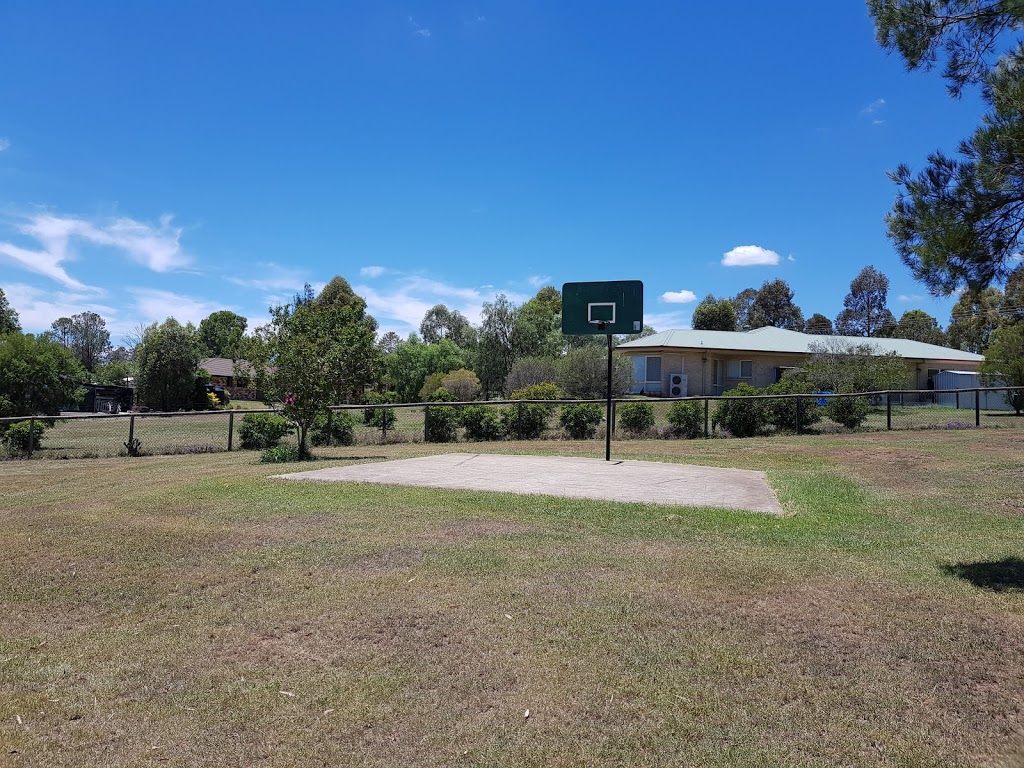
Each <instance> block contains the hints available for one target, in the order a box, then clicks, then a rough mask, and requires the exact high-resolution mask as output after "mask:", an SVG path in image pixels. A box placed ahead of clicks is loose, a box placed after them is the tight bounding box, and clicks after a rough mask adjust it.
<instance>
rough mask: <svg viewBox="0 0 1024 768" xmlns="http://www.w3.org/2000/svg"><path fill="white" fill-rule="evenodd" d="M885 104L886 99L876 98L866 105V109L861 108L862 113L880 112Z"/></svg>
mask: <svg viewBox="0 0 1024 768" xmlns="http://www.w3.org/2000/svg"><path fill="white" fill-rule="evenodd" d="M884 106H885V99H875V100H874V101H872V102H871V103H870V104H868V105H867V106H866V107H864V109H862V110H861V113H862V114H865V115H870V114H872V113H874V112H878V111H879V110H880V109H882V107H884Z"/></svg>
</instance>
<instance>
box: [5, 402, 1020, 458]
mask: <svg viewBox="0 0 1024 768" xmlns="http://www.w3.org/2000/svg"><path fill="white" fill-rule="evenodd" d="M1014 397H1016V398H1020V399H1024V387H1015V388H1010V389H1007V388H1001V389H994V388H985V389H970V390H922V391H917V390H915V391H893V392H870V393H861V394H844V395H835V394H831V393H814V394H797V395H757V396H750V397H727V396H719V397H690V398H651V399H641V398H636V399H617V400H615V401H613V409H612V420H611V423H612V435H613V437H614V438H615V439H649V438H688V437H689V438H728V437H747V436H752V435H770V434H820V433H842V432H851V431H878V430H887V429H890V430H907V429H936V430H949V429H976V428H986V427H987V428H1011V429H1021V430H1024V417H1017V416H1016V414H1015V411H1014V410H1013V409H1012V407H1011V406H1010V405H1009V404H1008V403H1009V402H1011V401H1012V399H1013V398H1014ZM274 413H275V412H274V411H273V410H272V409H263V410H245V411H243V410H226V411H201V412H181V413H128V414H112V415H104V414H90V415H77V414H76V415H65V416H59V417H52V418H51V417H46V418H42V417H36V418H31V419H25V418H4V419H0V457H3V458H11V457H30V458H59V459H70V458H98V457H109V456H141V455H167V454H181V453H210V452H216V451H231V450H240V449H244V448H246V447H247V445H246V441H245V440H243V432H244V425H245V419H246V415H248V414H267V415H273V414H274ZM605 420H606V419H605V403H604V401H601V400H505V401H486V402H471V403H409V404H388V405H373V406H355V405H339V406H334V407H332V408H331V409H330V411H329V413H328V414H327V415H326V416H325V417H324V418H323V419H322V420H320V421H319V422H318V423H317V424H316V425H314V428H313V429H312V430H311V433H310V438H311V442H312V443H313V445H314V446H318V445H319V446H323V445H343V444H380V443H399V442H402V443H409V442H442V443H443V442H460V441H466V442H477V441H497V440H543V439H583V440H586V439H593V440H597V439H603V438H604V436H605V431H604V428H605ZM281 442H282V443H283V444H292V445H294V444H295V442H296V436H295V433H294V431H293V430H292V431H290V433H289V434H286V435H285V437H283V438H282V439H281ZM249 445H251V442H250V444H249Z"/></svg>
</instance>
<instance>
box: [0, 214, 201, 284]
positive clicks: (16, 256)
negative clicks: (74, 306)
mask: <svg viewBox="0 0 1024 768" xmlns="http://www.w3.org/2000/svg"><path fill="white" fill-rule="evenodd" d="M172 220H173V217H172V216H169V215H165V216H161V217H160V223H159V225H156V226H154V225H151V224H146V223H145V222H141V221H136V220H135V219H130V218H127V217H124V216H122V217H120V218H117V219H113V220H110V221H106V222H91V221H87V220H86V219H82V218H77V217H74V216H58V215H54V214H50V213H37V214H32V215H29V216H26V217H24V219H23V220H22V222H21V223H20V224H18V225H16V229H17V230H18V232H20V233H21V234H23V235H26V236H28V237H30V238H32V239H33V240H35V241H36V242H37V243H39V244H40V245H41V246H42V250H30V249H27V248H22V247H20V246H17V245H15V244H14V243H11V242H0V255H3V256H6V257H8V258H9V259H13V260H14V261H16V262H18V263H19V264H20V265H21V266H22V267H23V268H24V269H26V270H28V271H30V272H35V273H36V274H40V275H44V276H46V277H49V278H51V279H52V280H56V281H57V282H59V283H61V284H63V285H65V286H67V287H68V288H74V289H77V290H87V286H86V285H84V284H83V283H82V282H80V281H79V280H76V279H75V278H73V277H71V276H70V275H69V274H68V273H67V272H66V271H65V269H64V268H63V267H62V266H61V263H62V262H65V261H74V260H75V258H76V251H75V249H74V241H76V240H77V241H82V242H85V243H89V244H91V245H98V246H105V247H109V248H114V249H116V250H119V251H122V252H124V253H126V254H127V255H128V256H129V257H130V258H132V259H133V260H135V261H138V262H139V263H141V264H143V265H145V266H147V267H149V269H151V270H153V271H154V272H169V271H170V270H172V269H177V268H180V267H184V266H187V265H188V264H189V263H190V262H191V259H189V257H188V256H186V255H185V254H184V253H183V252H182V250H181V244H180V242H179V241H180V239H181V233H182V229H181V228H180V227H174V226H172V225H171V221H172Z"/></svg>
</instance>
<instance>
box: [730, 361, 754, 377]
mask: <svg viewBox="0 0 1024 768" xmlns="http://www.w3.org/2000/svg"><path fill="white" fill-rule="evenodd" d="M726 375H728V377H729V378H730V379H752V378H754V363H753V361H752V360H730V361H729V363H728V368H727V369H726Z"/></svg>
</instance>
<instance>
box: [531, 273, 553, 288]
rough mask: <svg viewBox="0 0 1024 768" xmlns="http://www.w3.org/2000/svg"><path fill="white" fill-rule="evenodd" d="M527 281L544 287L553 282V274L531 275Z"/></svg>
mask: <svg viewBox="0 0 1024 768" xmlns="http://www.w3.org/2000/svg"><path fill="white" fill-rule="evenodd" d="M526 282H528V283H529V284H530V285H531V286H532V287H534V288H543V287H544V286H545V285H550V284H551V275H530V276H529V277H528V278H526Z"/></svg>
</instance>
